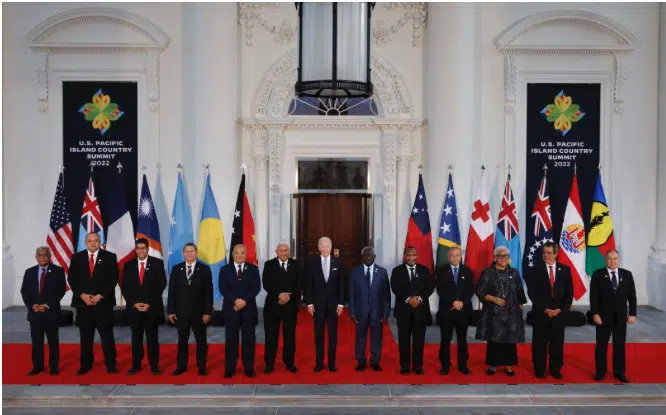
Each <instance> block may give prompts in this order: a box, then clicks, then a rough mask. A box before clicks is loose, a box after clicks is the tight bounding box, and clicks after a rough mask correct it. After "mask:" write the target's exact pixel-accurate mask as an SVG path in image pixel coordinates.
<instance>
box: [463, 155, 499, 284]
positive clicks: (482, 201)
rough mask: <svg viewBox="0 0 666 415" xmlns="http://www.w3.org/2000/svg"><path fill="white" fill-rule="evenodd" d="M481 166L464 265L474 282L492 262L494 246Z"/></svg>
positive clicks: (491, 222) (486, 182)
mask: <svg viewBox="0 0 666 415" xmlns="http://www.w3.org/2000/svg"><path fill="white" fill-rule="evenodd" d="M484 172H485V167H481V183H480V184H479V187H478V189H477V191H476V200H475V201H474V207H473V208H472V221H471V222H470V224H469V233H468V234H467V249H466V252H465V265H467V266H468V267H469V268H470V269H471V270H472V276H473V277H474V283H475V284H476V283H477V282H478V281H479V277H480V276H481V271H483V270H484V269H486V268H488V267H489V266H490V264H491V263H492V262H493V250H494V247H495V225H494V223H493V220H492V218H491V216H490V203H489V198H488V181H487V180H486V178H487V175H486V174H484Z"/></svg>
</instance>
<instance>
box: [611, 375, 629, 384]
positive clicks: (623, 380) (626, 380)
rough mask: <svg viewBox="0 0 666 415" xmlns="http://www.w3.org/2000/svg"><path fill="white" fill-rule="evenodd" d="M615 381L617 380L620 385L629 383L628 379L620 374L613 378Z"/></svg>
mask: <svg viewBox="0 0 666 415" xmlns="http://www.w3.org/2000/svg"><path fill="white" fill-rule="evenodd" d="M614 377H615V379H617V380H619V381H620V382H622V383H629V379H627V376H626V375H625V374H624V373H620V374H619V375H615V376H614Z"/></svg>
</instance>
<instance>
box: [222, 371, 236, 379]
mask: <svg viewBox="0 0 666 415" xmlns="http://www.w3.org/2000/svg"><path fill="white" fill-rule="evenodd" d="M233 376H234V372H224V378H225V379H231V378H232V377H233Z"/></svg>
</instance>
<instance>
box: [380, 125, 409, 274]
mask: <svg viewBox="0 0 666 415" xmlns="http://www.w3.org/2000/svg"><path fill="white" fill-rule="evenodd" d="M381 148H382V169H383V173H384V174H383V192H384V214H383V218H384V223H383V226H382V253H383V256H384V257H383V258H380V261H381V262H382V263H383V264H384V266H385V267H387V268H388V269H391V268H393V267H394V266H395V265H397V264H399V263H400V262H401V261H402V251H401V249H402V245H400V244H401V243H402V244H404V243H405V240H404V239H403V240H402V241H398V237H397V235H398V234H397V232H396V230H397V229H396V227H397V221H396V214H397V212H396V210H397V203H396V166H397V149H398V131H397V129H396V128H392V127H383V128H382V134H381ZM399 246H400V248H399Z"/></svg>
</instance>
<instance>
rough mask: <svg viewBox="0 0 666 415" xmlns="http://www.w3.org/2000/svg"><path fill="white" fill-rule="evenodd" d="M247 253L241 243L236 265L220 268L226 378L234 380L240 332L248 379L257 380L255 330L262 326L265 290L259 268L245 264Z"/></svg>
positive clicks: (233, 252)
mask: <svg viewBox="0 0 666 415" xmlns="http://www.w3.org/2000/svg"><path fill="white" fill-rule="evenodd" d="M246 254H247V250H246V248H245V245H242V244H238V245H236V246H235V247H234V250H233V251H232V256H233V257H234V262H232V263H231V264H227V265H225V266H223V267H222V268H221V269H220V280H219V285H218V286H219V287H220V293H221V294H222V297H223V298H224V300H223V302H222V313H224V336H225V348H224V350H225V352H224V366H225V371H224V377H225V378H231V377H232V376H233V375H234V372H235V371H236V364H237V363H238V340H239V337H238V335H239V333H240V334H241V335H242V336H243V369H245V375H246V376H247V377H250V378H253V377H255V376H256V375H255V372H254V349H255V346H256V335H255V327H256V325H257V324H258V323H259V319H258V317H259V311H258V310H257V295H258V294H259V291H261V278H259V268H257V266H256V265H254V264H248V263H247V262H245V256H246Z"/></svg>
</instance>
